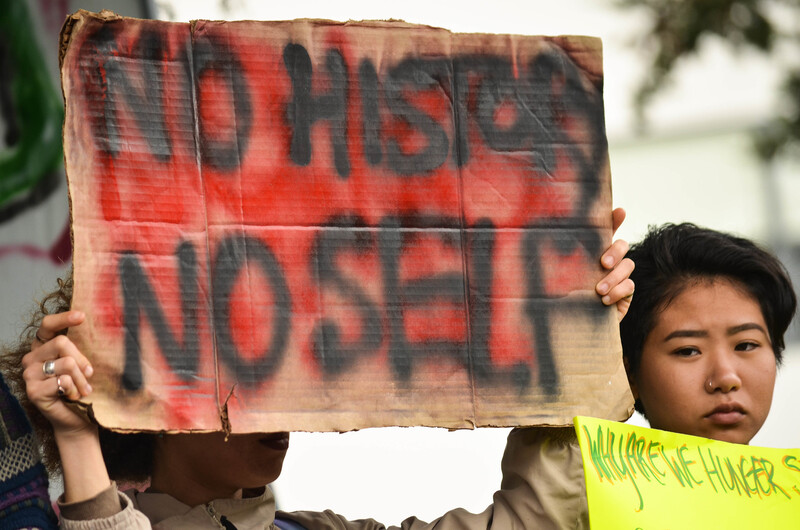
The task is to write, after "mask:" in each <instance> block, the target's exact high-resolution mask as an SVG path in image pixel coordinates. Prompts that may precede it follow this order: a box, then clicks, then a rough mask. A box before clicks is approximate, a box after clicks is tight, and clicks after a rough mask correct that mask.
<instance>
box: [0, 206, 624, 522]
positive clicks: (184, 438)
mask: <svg viewBox="0 0 800 530" xmlns="http://www.w3.org/2000/svg"><path fill="white" fill-rule="evenodd" d="M613 219H614V223H613V225H614V230H616V228H617V227H618V226H619V224H620V223H621V222H622V220H623V219H624V211H622V210H615V212H614V215H613ZM626 251H627V243H625V242H624V241H617V242H615V243H614V244H613V245H612V246H611V247H610V248H609V249H608V250H607V251H606V252H605V253H604V255H603V256H602V258H601V263H602V265H603V267H605V268H606V269H607V270H609V272H608V274H607V275H606V276H605V277H604V278H603V279H602V280H601V281H600V282H599V283H598V285H597V288H596V290H597V292H598V294H599V295H600V297H601V299H602V302H603V303H604V304H606V305H616V306H617V309H618V311H619V314H620V318H621V317H622V316H624V314H625V312H626V311H627V309H628V306H629V304H630V295H631V294H632V293H633V283H632V282H631V281H630V279H629V278H628V277H629V275H630V273H631V271H632V269H633V263H632V262H631V261H630V260H628V259H624V256H625V253H626ZM71 294H72V285H71V281H69V280H68V281H67V282H62V283H60V289H59V290H58V291H57V292H55V293H53V295H51V296H50V297H49V299H48V300H46V301H45V302H44V303H43V304H42V308H41V309H42V310H41V314H40V315H39V317H38V318H37V319H36V320H35V321H34V323H33V324H32V325H31V327H30V328H29V330H28V335H27V337H26V338H27V340H24V341H23V344H22V345H21V346H20V347H19V348H18V349H17V351H16V352H9V353H7V355H5V356H4V361H3V362H4V368H5V370H6V371H7V372H8V373H9V374H10V376H11V379H12V380H16V382H17V386H18V387H20V388H21V389H22V390H23V391H24V395H23V396H22V399H23V401H24V402H26V404H27V405H28V409H29V414H30V415H31V416H32V419H33V421H34V423H35V424H36V425H37V430H38V431H39V432H40V433H41V434H40V438H42V439H43V443H44V446H45V450H46V454H45V461H46V462H47V463H48V464H49V465H50V468H51V469H57V468H59V467H60V469H61V470H62V471H63V475H64V495H63V496H62V498H61V499H60V501H59V504H60V508H61V514H62V527H63V528H78V529H84V528H85V529H94V528H125V529H129V528H151V527H153V528H275V527H278V528H285V527H288V528H309V529H310V528H314V529H316V528H376V529H377V528H383V526H382V525H380V524H378V523H376V522H374V521H358V522H347V521H344V520H342V519H341V518H340V517H339V516H336V515H335V514H333V513H331V512H324V513H293V514H283V516H282V518H281V517H279V518H278V519H275V504H274V500H273V498H272V494H271V492H270V491H269V488H267V487H266V486H265V485H266V484H269V483H271V482H272V481H274V480H275V479H276V478H277V477H278V475H279V473H280V471H281V466H282V464H283V458H284V455H285V453H286V450H287V448H288V441H289V437H288V434H287V433H271V434H261V433H256V434H242V435H235V434H234V435H231V436H230V437H228V439H227V440H226V438H225V436H224V434H222V433H208V434H166V435H163V436H157V435H154V434H139V435H131V434H115V433H112V432H109V431H106V430H105V429H102V428H99V427H98V426H97V425H96V424H95V423H93V422H91V421H88V420H87V419H86V418H85V417H84V416H83V415H81V414H77V413H76V412H75V411H74V409H73V408H72V406H71V405H70V403H69V402H70V401H73V400H77V399H79V398H81V397H84V396H88V395H90V394H91V392H92V388H91V384H90V380H91V377H92V366H91V364H90V363H89V362H88V360H87V359H86V358H85V357H84V356H83V354H82V353H81V352H80V351H78V349H77V348H76V347H75V345H74V344H73V343H72V342H71V341H70V340H69V339H68V338H67V337H66V335H64V333H65V331H66V330H67V329H69V328H70V327H73V326H79V325H80V324H81V323H82V322H83V321H84V319H85V315H84V314H82V313H80V312H78V311H70V310H69V303H70V299H71ZM23 355H24V356H23ZM20 358H22V361H21V363H20V361H19V359H20ZM23 380H24V382H23ZM26 398H27V399H26ZM565 431H566V433H567V435H566V436H565V440H558V439H557V437H554V436H553V434H552V433H553V431H552V430H551V429H517V430H515V431H513V432H512V434H511V435H510V437H509V442H508V446H507V449H506V454H505V457H504V459H503V474H504V479H503V484H502V488H501V490H500V491H498V492H497V493H496V494H495V502H494V504H493V505H492V506H490V507H489V508H487V510H486V511H485V512H484V513H482V514H470V513H467V512H466V511H464V510H455V511H452V512H449V513H447V514H445V515H444V516H443V517H442V518H440V519H439V520H437V521H436V522H435V524H436V525H437V526H436V527H437V528H490V527H494V528H503V529H510V528H526V529H529V528H544V527H548V526H550V525H555V526H553V527H558V528H563V527H567V526H565V525H570V524H572V522H573V521H575V520H576V515H575V514H576V513H578V512H579V510H580V506H581V500H582V499H583V486H582V484H581V480H580V475H581V474H582V471H581V468H580V454H579V452H578V451H577V450H576V449H577V446H575V445H574V444H572V443H571V441H570V439H569V438H570V436H569V433H570V432H571V431H572V429H562V430H559V432H561V433H563V432H565ZM48 449H49V450H48ZM565 469H566V470H568V472H566V473H565V472H564V470H565ZM112 478H113V479H115V480H124V481H126V482H130V481H133V482H136V481H149V488H148V489H147V490H146V492H131V493H129V495H128V496H126V495H124V494H119V493H118V492H117V489H116V485H115V484H114V483H113V482H111V479H112ZM298 524H299V525H300V526H291V525H298ZM286 525H289V526H286ZM432 525H433V523H432V524H431V525H428V524H427V523H424V522H421V521H418V520H417V519H414V518H410V519H408V520H407V521H405V522H404V523H403V528H415V529H418V528H429V527H431V526H432Z"/></svg>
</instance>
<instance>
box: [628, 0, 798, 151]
mask: <svg viewBox="0 0 800 530" xmlns="http://www.w3.org/2000/svg"><path fill="white" fill-rule="evenodd" d="M616 4H617V5H618V6H619V7H621V8H625V9H639V10H641V11H643V12H644V13H645V14H646V17H647V19H648V21H649V22H650V24H649V27H648V28H647V29H646V31H645V33H644V35H643V40H644V42H643V43H640V45H639V46H638V47H639V49H643V50H646V52H645V53H647V54H649V55H650V56H651V64H650V70H649V72H648V76H647V78H646V79H645V80H644V81H643V82H642V83H641V84H640V85H639V88H638V90H637V92H636V96H635V102H634V104H635V108H636V110H637V113H638V115H639V121H640V123H642V122H644V118H643V116H644V109H645V107H646V106H647V105H648V104H649V102H650V101H651V99H652V98H653V96H654V95H655V94H656V93H658V92H659V91H660V90H661V89H663V88H664V87H665V86H667V82H668V81H669V77H670V74H671V73H672V70H673V68H674V67H675V66H676V64H677V63H678V61H679V60H680V59H682V58H683V57H687V56H690V55H692V54H694V53H696V52H697V51H698V48H699V45H700V44H701V42H702V40H703V39H704V38H705V37H707V36H715V37H717V38H721V39H723V40H724V41H726V42H727V43H728V44H730V45H731V46H732V47H733V48H734V49H736V50H738V49H742V48H751V49H755V50H758V51H760V52H762V53H765V54H766V53H771V52H772V51H773V50H774V49H775V48H776V47H777V45H778V44H779V43H781V44H787V45H788V46H789V47H790V49H794V50H796V51H797V54H798V55H800V29H798V28H795V27H792V26H791V22H790V21H791V20H792V19H793V20H795V21H796V20H798V19H799V18H800V0H616ZM795 58H796V56H795ZM782 92H783V96H784V100H785V101H784V110H783V111H782V112H781V114H780V115H777V116H774V117H772V118H771V119H769V120H765V124H764V125H763V126H762V127H760V128H759V129H757V130H756V131H754V147H755V150H756V152H757V153H758V155H759V156H760V157H761V158H762V159H763V160H771V159H772V158H774V157H776V156H778V155H780V154H782V153H788V152H792V151H793V152H795V153H798V154H800V66H798V64H797V62H796V61H793V63H790V64H788V65H787V66H786V72H785V74H784V82H783V89H782Z"/></svg>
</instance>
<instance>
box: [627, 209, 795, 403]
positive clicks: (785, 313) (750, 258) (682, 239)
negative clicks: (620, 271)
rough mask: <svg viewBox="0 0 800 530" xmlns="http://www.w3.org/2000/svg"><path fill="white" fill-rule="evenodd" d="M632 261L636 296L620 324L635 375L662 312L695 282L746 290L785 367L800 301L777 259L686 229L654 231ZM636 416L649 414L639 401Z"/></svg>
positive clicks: (751, 246) (736, 240) (727, 238)
mask: <svg viewBox="0 0 800 530" xmlns="http://www.w3.org/2000/svg"><path fill="white" fill-rule="evenodd" d="M627 257H629V258H631V259H632V260H633V261H634V263H636V270H634V271H633V273H632V274H631V279H632V280H633V281H634V283H635V285H636V293H635V295H634V297H633V300H632V302H631V306H630V309H629V310H628V314H627V315H626V316H625V318H624V319H623V320H622V322H621V323H620V334H621V337H622V352H623V356H624V357H625V360H626V362H627V368H628V374H629V375H634V374H637V373H638V371H639V367H640V364H641V359H642V348H643V346H644V342H645V340H646V339H647V336H648V335H649V334H650V332H651V331H652V330H653V328H654V327H655V325H656V319H657V318H658V315H659V314H660V313H661V311H663V310H664V309H665V308H666V307H667V306H668V305H669V304H670V302H672V301H673V300H674V299H675V298H676V297H677V296H678V295H680V294H681V293H682V292H683V291H684V290H685V289H687V288H691V287H692V285H695V284H696V283H695V282H697V281H702V280H712V279H715V278H724V279H727V280H730V281H733V282H735V283H736V284H737V285H741V286H742V288H743V289H745V290H746V292H748V293H749V294H750V295H751V296H752V297H753V299H754V300H756V301H757V302H758V304H759V306H760V307H761V313H762V314H763V316H764V321H765V322H766V324H767V332H768V334H769V338H770V341H771V342H772V349H773V351H774V352H775V360H776V362H777V363H778V364H780V362H781V360H782V358H783V350H784V348H785V343H784V339H783V336H784V334H785V333H786V330H787V329H788V327H789V324H790V323H791V321H792V318H793V316H794V313H795V309H796V307H797V298H796V295H795V292H794V288H793V287H792V282H791V280H790V279H789V275H788V273H787V272H786V269H785V268H784V266H783V265H782V264H781V262H780V261H778V259H777V258H776V257H775V256H773V255H772V254H770V253H769V252H767V251H766V250H764V249H762V248H760V247H759V246H758V245H756V244H755V243H753V242H752V241H750V240H748V239H744V238H741V237H737V236H733V235H730V234H726V233H723V232H717V231H715V230H710V229H707V228H701V227H698V226H696V225H694V224H691V223H683V224H666V225H663V226H660V227H651V228H650V230H649V232H648V233H647V235H646V236H645V238H644V239H643V240H642V241H641V242H639V243H636V244H634V245H632V246H631V249H630V251H629V252H628V256H627ZM636 410H638V411H639V412H642V413H644V410H643V408H642V404H641V402H639V401H638V400H637V402H636Z"/></svg>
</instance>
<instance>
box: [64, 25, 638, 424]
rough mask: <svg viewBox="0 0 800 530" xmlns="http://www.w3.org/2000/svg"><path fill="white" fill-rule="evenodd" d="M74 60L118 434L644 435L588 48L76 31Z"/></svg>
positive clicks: (419, 38) (449, 39) (80, 284)
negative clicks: (571, 431)
mask: <svg viewBox="0 0 800 530" xmlns="http://www.w3.org/2000/svg"><path fill="white" fill-rule="evenodd" d="M63 42H64V46H63V50H62V82H63V89H64V97H65V100H66V109H67V110H66V121H65V127H64V145H65V153H66V168H67V174H68V180H69V189H70V196H71V207H72V231H73V238H74V267H75V272H74V274H75V293H74V298H73V307H74V308H77V309H81V310H83V311H85V312H86V313H87V316H88V318H87V322H86V323H85V324H83V325H82V326H80V327H79V328H76V329H74V330H72V331H71V337H72V338H73V340H74V341H75V342H76V344H77V345H78V346H79V348H81V350H82V351H83V352H84V353H85V354H86V355H87V356H89V357H90V359H91V360H92V363H93V365H94V367H95V374H96V375H95V376H94V378H93V386H94V389H95V390H94V393H93V394H92V396H91V399H90V400H88V401H90V402H91V404H92V407H93V412H94V414H95V416H96V418H97V419H98V420H99V421H100V423H101V424H103V425H105V426H108V427H111V428H116V429H123V430H125V429H146V430H219V429H226V430H228V429H230V430H232V431H234V432H248V431H278V430H319V431H323V430H324V431H327V430H334V431H336V430H338V431H344V430H352V429H360V428H365V427H374V426H387V425H404V426H406V425H429V426H442V427H448V428H465V427H466V428H471V427H475V426H487V425H492V426H510V425H533V424H554V425H555V424H559V425H560V424H568V423H570V422H571V419H572V417H573V416H575V415H579V414H583V415H591V416H596V417H602V418H609V419H615V420H619V419H624V418H627V417H628V415H629V413H630V411H631V405H632V399H631V396H630V392H629V390H628V385H627V381H626V377H625V371H624V368H623V366H622V362H621V355H620V350H621V348H620V343H619V336H618V331H617V322H616V313H615V311H614V309H613V308H605V307H603V306H602V305H601V304H600V302H599V300H598V299H597V297H596V295H595V294H594V284H595V283H596V282H597V281H598V280H599V278H600V277H602V275H603V272H602V271H601V269H600V267H599V264H598V263H599V262H598V260H599V256H600V254H601V252H602V251H603V249H604V248H605V247H607V246H608V245H609V243H610V238H611V228H610V223H611V216H610V210H611V185H610V174H609V166H608V156H607V147H606V139H605V129H604V123H603V103H602V80H603V78H602V65H601V45H600V41H599V40H598V39H594V38H587V37H524V36H515V35H482V34H455V33H450V32H449V31H446V30H443V29H437V28H430V27H424V26H415V25H411V24H405V23H398V22H363V23H354V22H350V23H345V24H342V23H337V22H330V21H319V20H297V21H289V22H208V21H195V22H193V23H191V24H180V23H168V22H160V21H144V20H135V19H124V18H119V17H116V16H114V15H113V14H110V13H107V12H105V13H103V14H102V15H96V14H92V13H87V12H83V11H82V12H79V13H77V14H75V15H73V17H72V18H71V19H70V20H69V21H68V22H67V24H65V30H64V35H63ZM228 422H229V423H228Z"/></svg>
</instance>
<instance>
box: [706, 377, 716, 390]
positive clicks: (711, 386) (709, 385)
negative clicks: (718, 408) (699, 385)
mask: <svg viewBox="0 0 800 530" xmlns="http://www.w3.org/2000/svg"><path fill="white" fill-rule="evenodd" d="M706 390H707V391H709V392H714V383H713V382H712V381H711V379H710V378H709V379H706Z"/></svg>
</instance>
